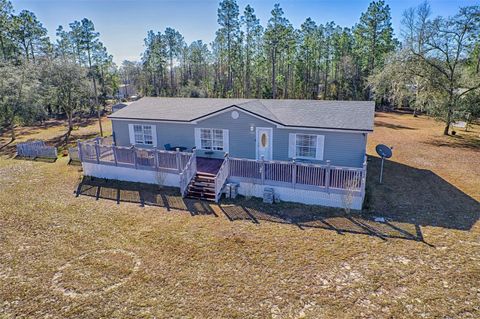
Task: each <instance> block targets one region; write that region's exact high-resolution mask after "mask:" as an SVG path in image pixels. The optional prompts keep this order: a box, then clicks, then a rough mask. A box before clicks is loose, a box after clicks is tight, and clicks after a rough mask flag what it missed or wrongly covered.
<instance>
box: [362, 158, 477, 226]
mask: <svg viewBox="0 0 480 319" xmlns="http://www.w3.org/2000/svg"><path fill="white" fill-rule="evenodd" d="M380 164H381V159H380V158H378V157H369V163H368V173H367V187H368V193H369V194H368V195H369V199H368V200H369V202H368V207H367V211H368V213H370V214H372V215H375V216H382V217H385V218H387V219H390V220H393V221H397V222H402V223H413V224H416V225H420V226H435V227H443V228H450V229H457V230H470V229H471V228H472V227H473V226H474V225H475V223H476V222H477V221H478V219H479V218H480V203H479V202H478V201H477V200H475V199H474V198H472V197H470V196H468V195H467V194H465V193H463V192H462V191H461V190H459V189H458V188H456V187H455V186H453V185H452V184H450V183H449V182H447V181H445V180H444V179H442V178H441V177H440V176H438V175H436V174H435V173H433V172H432V171H430V170H424V169H418V168H414V167H411V166H408V165H404V164H400V163H396V162H392V161H388V160H386V161H385V166H384V179H383V184H379V183H378V177H379V174H380Z"/></svg>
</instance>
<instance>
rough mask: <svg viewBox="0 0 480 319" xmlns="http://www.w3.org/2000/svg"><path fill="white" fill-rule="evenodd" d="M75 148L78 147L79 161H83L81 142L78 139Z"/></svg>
mask: <svg viewBox="0 0 480 319" xmlns="http://www.w3.org/2000/svg"><path fill="white" fill-rule="evenodd" d="M77 148H78V158H79V159H80V162H83V158H82V155H83V153H82V142H80V140H77Z"/></svg>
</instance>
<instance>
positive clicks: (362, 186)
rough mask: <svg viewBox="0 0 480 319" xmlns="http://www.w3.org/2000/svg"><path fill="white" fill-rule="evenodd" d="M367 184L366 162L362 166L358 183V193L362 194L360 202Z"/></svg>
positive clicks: (363, 197)
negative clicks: (360, 178)
mask: <svg viewBox="0 0 480 319" xmlns="http://www.w3.org/2000/svg"><path fill="white" fill-rule="evenodd" d="M366 183H367V161H365V162H364V163H363V166H362V180H361V183H360V191H361V192H362V193H361V194H362V201H363V200H364V199H365V186H366Z"/></svg>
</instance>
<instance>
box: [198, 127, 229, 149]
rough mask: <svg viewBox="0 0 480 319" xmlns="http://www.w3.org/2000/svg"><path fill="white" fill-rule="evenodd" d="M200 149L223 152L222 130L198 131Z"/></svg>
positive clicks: (203, 129)
mask: <svg viewBox="0 0 480 319" xmlns="http://www.w3.org/2000/svg"><path fill="white" fill-rule="evenodd" d="M200 148H201V149H204V150H213V151H223V150H224V144H223V130H221V129H210V128H202V129H200Z"/></svg>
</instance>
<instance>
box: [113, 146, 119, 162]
mask: <svg viewBox="0 0 480 319" xmlns="http://www.w3.org/2000/svg"><path fill="white" fill-rule="evenodd" d="M112 152H113V160H114V161H115V166H118V162H117V147H116V146H115V145H112Z"/></svg>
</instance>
